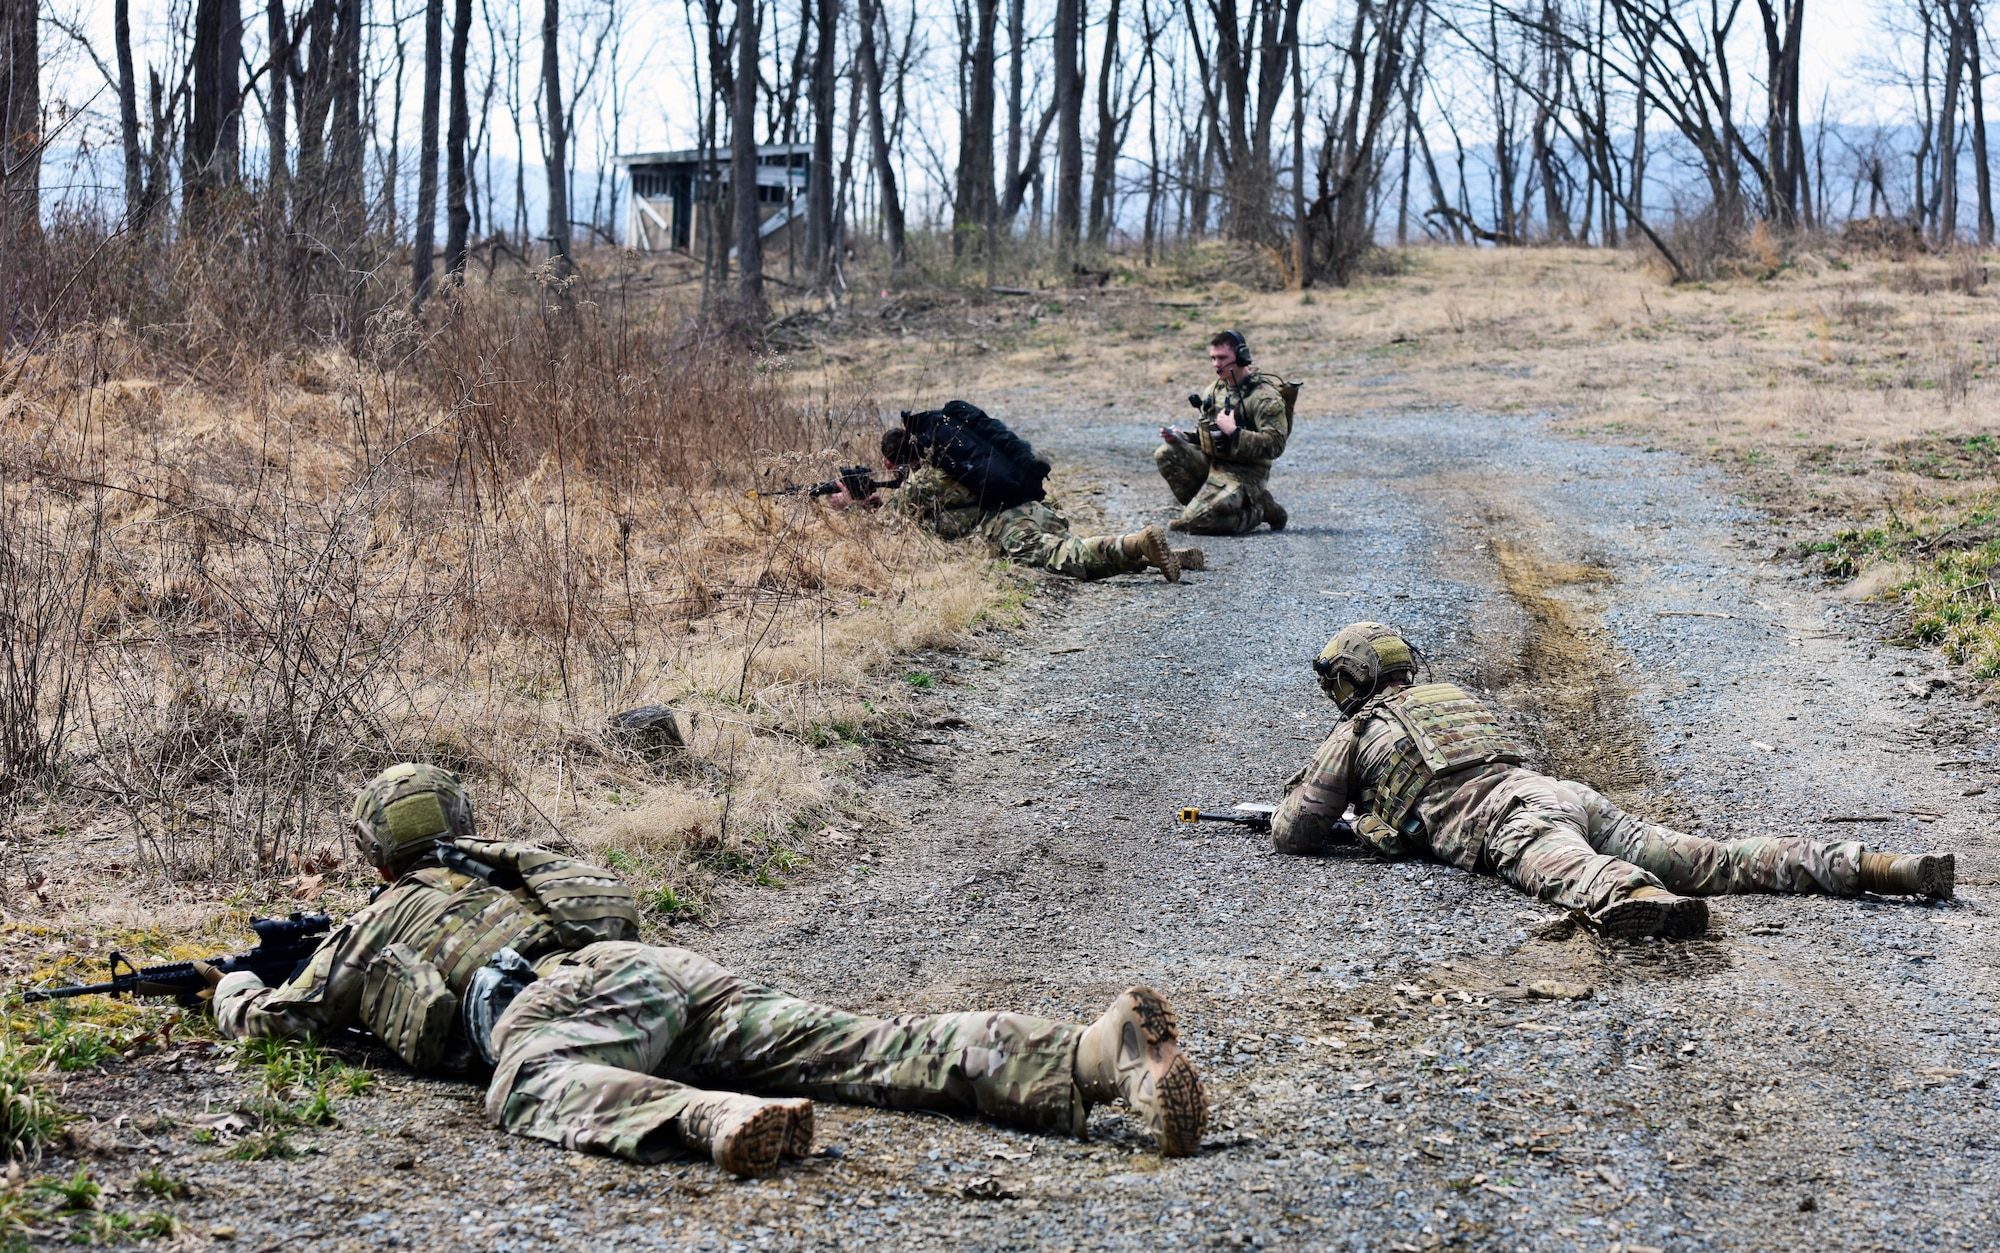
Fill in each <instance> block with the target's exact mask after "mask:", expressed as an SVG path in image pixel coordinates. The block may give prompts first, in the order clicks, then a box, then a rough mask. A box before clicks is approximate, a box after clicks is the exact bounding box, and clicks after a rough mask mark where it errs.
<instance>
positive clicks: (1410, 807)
mask: <svg viewBox="0 0 2000 1253" xmlns="http://www.w3.org/2000/svg"><path fill="white" fill-rule="evenodd" d="M1361 717H1363V718H1368V717H1384V718H1390V719H1393V720H1394V721H1395V722H1396V723H1397V725H1398V726H1400V727H1401V728H1402V730H1403V733H1404V734H1403V736H1402V738H1401V739H1400V740H1399V741H1398V742H1397V745H1396V749H1395V752H1394V754H1393V755H1392V756H1391V757H1390V759H1389V763H1388V767H1387V768H1386V769H1385V770H1384V771H1383V772H1382V774H1381V776H1380V777H1379V778H1378V779H1377V780H1376V781H1375V784H1374V793H1375V795H1374V800H1373V803H1372V804H1371V806H1370V813H1371V814H1372V815H1373V816H1374V817H1375V818H1376V819H1378V820H1380V821H1381V822H1383V823H1385V824H1387V825H1388V826H1389V827H1391V828H1392V829H1394V830H1396V831H1398V832H1401V833H1404V834H1410V833H1411V826H1410V824H1412V823H1414V822H1415V821H1416V817H1415V814H1416V808H1417V802H1418V801H1419V800H1421V799H1422V798H1423V794H1424V789H1426V788H1428V787H1429V786H1430V785H1431V784H1432V783H1433V782H1435V781H1436V780H1438V779H1440V778H1443V777H1444V776H1445V775H1448V774H1454V773H1456V772H1458V771H1461V770H1469V769H1472V768H1474V767H1477V766H1492V765H1519V764H1520V763H1521V762H1522V761H1524V760H1526V758H1527V754H1526V753H1524V752H1523V751H1522V749H1521V746H1520V745H1519V744H1517V743H1515V741H1514V739H1513V738H1512V737H1511V736H1509V735H1508V734H1507V732H1506V730H1505V729H1504V728H1503V727H1502V726H1501V725H1500V719H1499V718H1498V717H1496V716H1495V715H1494V713H1493V711H1492V710H1491V709H1488V708H1487V707H1486V705H1485V704H1484V703H1483V702H1481V701H1479V700H1477V699H1475V698H1474V697H1472V696H1469V695H1467V694H1466V692H1465V691H1464V690H1463V689H1462V688H1459V687H1457V686H1455V685H1453V684H1450V683H1425V684H1423V685H1421V686H1418V687H1407V688H1404V689H1402V690H1401V691H1398V692H1396V693H1394V694H1392V695H1390V696H1389V697H1388V698H1386V699H1384V700H1383V701H1382V702H1381V703H1379V704H1377V705H1374V706H1373V707H1372V708H1370V709H1368V710H1366V711H1364V712H1363V713H1362V714H1361Z"/></svg>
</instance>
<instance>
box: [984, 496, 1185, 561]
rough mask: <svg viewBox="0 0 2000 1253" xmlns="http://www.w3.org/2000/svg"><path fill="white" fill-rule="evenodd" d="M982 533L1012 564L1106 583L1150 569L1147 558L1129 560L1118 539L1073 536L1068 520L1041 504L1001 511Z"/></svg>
mask: <svg viewBox="0 0 2000 1253" xmlns="http://www.w3.org/2000/svg"><path fill="white" fill-rule="evenodd" d="M979 529H980V533H981V534H983V535H985V536H986V539H987V542H989V543H991V544H992V545H993V546H994V547H995V548H997V549H999V550H1000V553H1001V555H1002V556H1004V557H1006V558H1007V559H1008V560H1009V561H1015V562H1019V563H1020V564H1021V565H1024V566H1040V567H1041V568H1042V569H1044V570H1047V571H1049V572H1050V573H1052V574H1066V575H1068V576H1069V577H1070V578H1073V579H1102V578H1108V577H1110V576H1111V575H1114V574H1126V573H1129V572H1130V571H1133V570H1143V569H1145V568H1146V558H1145V557H1144V556H1143V555H1142V556H1137V557H1128V556H1126V555H1125V548H1124V545H1123V544H1121V543H1120V542H1119V539H1118V537H1117V536H1116V535H1085V536H1076V535H1071V534H1070V533H1069V521H1068V520H1067V519H1066V518H1064V517H1063V516H1062V515H1061V514H1059V513H1057V512H1056V511H1055V510H1053V509H1051V508H1049V507H1048V506H1047V505H1045V504H1043V503H1042V502H1041V501H1039V500H1031V501H1029V502H1028V503H1027V504H1025V505H1016V506H1014V507H1013V508H1012V509H1006V510H1002V511H1001V512H999V513H996V514H994V515H993V516H992V517H990V518H988V519H987V520H986V521H985V522H983V523H981V524H980V528H979Z"/></svg>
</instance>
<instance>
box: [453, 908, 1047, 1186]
mask: <svg viewBox="0 0 2000 1253" xmlns="http://www.w3.org/2000/svg"><path fill="white" fill-rule="evenodd" d="M1082 1033H1083V1028H1081V1027H1078V1026H1075V1025H1072V1024H1070V1023H1059V1022H1051V1021H1048V1020H1046V1019H1041V1018H1029V1017H1025V1016H1023V1015H1020V1014H1003V1013H971V1014H938V1015H933V1016H921V1015H905V1016H899V1017H895V1018H869V1017H864V1016H862V1015H859V1014H850V1013H846V1012H844V1011H842V1010H838V1009H832V1008H829V1007H827V1006H824V1005H815V1004H813V1003H811V1002H809V1001H802V1000H797V999H795V998H793V997H789V996H786V995H784V994H783V993H780V992H774V991H772V990H771V989H769V988H765V987H759V986H758V985H757V984H754V983H752V982H750V981H749V980H747V979H744V978H741V977H740V976H737V975H735V974H732V973H730V972H729V971H727V970H725V969H723V968H722V967H721V966H718V965H716V964H715V963H714V962H712V961H710V960H709V959H707V958H706V957H702V956H701V955H699V954H697V953H690V952H688V951H687V950H686V949H679V948H660V947H655V946H653V945H648V944H625V943H603V944H593V945H590V946H589V947H587V948H584V949H582V950H580V951H578V952H576V953H572V954H570V955H569V957H568V958H566V959H565V960H564V961H563V963H562V964H561V965H560V966H557V967H555V968H553V969H551V970H550V971H549V973H548V975H547V976H546V977H545V978H543V979H542V980H540V981H539V982H537V983H534V984H531V985H529V987H528V989H527V990H526V991H525V992H523V993H521V995H520V996H519V997H517V998H516V999H515V1001H514V1003H513V1004H512V1005H510V1006H508V1008H507V1012H506V1013H505V1014H504V1015H502V1016H501V1019H500V1021H499V1023H498V1024H497V1025H496V1026H495V1027H494V1030H493V1045H494V1050H495V1052H496V1053H497V1054H498V1055H499V1065H498V1066H497V1067H496V1068H495V1070H494V1074H493V1081H492V1085H491V1086H490V1087H489V1088H488V1089H487V1092H486V1113H487V1116H488V1117H489V1118H491V1119H492V1120H493V1123H494V1125H495V1126H499V1127H504V1128H506V1129H507V1130H509V1131H513V1132H516V1133H518V1134H521V1135H527V1136H534V1137H536V1138H537V1139H542V1140H553V1141H555V1142H556V1143H558V1144H561V1145H563V1146H565V1147H568V1148H575V1149H593V1150H596V1151H599V1152H604V1153H612V1154H615V1155H617V1156H619V1157H624V1158H629V1159H630V1160H633V1161H639V1162H654V1161H660V1160H662V1159H663V1158H665V1157H668V1156H670V1155H672V1154H673V1153H675V1152H677V1151H678V1147H679V1141H678V1139H677V1138H676V1136H675V1133H674V1130H673V1120H674V1118H675V1116H676V1115H678V1114H679V1113H680V1112H681V1111H682V1110H683V1109H685V1108H686V1106H687V1104H688V1102H689V1100H690V1099H691V1098H692V1097H693V1096H694V1095H695V1094H696V1093H697V1092H699V1091H700V1090H702V1089H708V1090H723V1091H755V1092H766V1093H773V1094H781V1095H792V1096H807V1097H814V1098H817V1099H822V1100H834V1101H847V1102H852V1103H857V1104H863V1105H880V1106H884V1107H886V1108H889V1109H927V1110H935V1111H938V1112H940V1113H947V1114H983V1115H985V1116H987V1117H989V1118H996V1119H999V1120H1001V1121H1003V1122H1009V1123H1013V1124H1015V1125H1017V1126H1022V1127H1027V1128H1030V1129H1032V1130H1037V1131H1057V1132H1068V1133H1074V1132H1076V1131H1077V1130H1079V1129H1080V1128H1081V1127H1082V1124H1083V1111H1084V1106H1083V1102H1082V1099H1081V1097H1080V1095H1079V1094H1078V1093H1077V1090H1076V1084H1075V1077H1074V1067H1075V1063H1076V1043H1077V1040H1078V1038H1079V1037H1080V1036H1081V1035H1082Z"/></svg>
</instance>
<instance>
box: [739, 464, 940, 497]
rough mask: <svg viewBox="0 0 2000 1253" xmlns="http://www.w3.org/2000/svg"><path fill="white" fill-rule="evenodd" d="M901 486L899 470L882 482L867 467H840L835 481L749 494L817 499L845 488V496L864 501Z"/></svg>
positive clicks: (754, 491)
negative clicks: (803, 496)
mask: <svg viewBox="0 0 2000 1253" xmlns="http://www.w3.org/2000/svg"><path fill="white" fill-rule="evenodd" d="M902 485H903V472H902V471H901V470H898V471H897V472H896V477H895V478H893V479H889V480H887V481H884V480H881V479H877V478H876V477H875V472H874V471H873V470H871V469H869V468H868V467H867V466H842V467H840V477H839V478H837V479H828V480H826V481H825V482H823V483H801V484H797V485H794V486H792V487H780V488H778V489H776V490H775V491H769V492H765V491H758V490H756V489H754V488H753V489H752V490H751V491H750V493H749V494H750V495H752V496H796V495H798V494H799V493H800V492H804V493H805V494H806V495H808V496H811V497H813V498H814V499H818V498H819V497H821V496H831V495H833V494H834V493H835V492H837V491H839V490H841V489H842V488H846V489H847V494H848V495H849V496H850V497H852V498H853V499H855V500H866V499H868V497H870V496H872V495H874V494H875V493H876V492H877V491H881V490H884V489H887V488H896V487H901V486H902Z"/></svg>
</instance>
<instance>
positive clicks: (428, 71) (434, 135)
mask: <svg viewBox="0 0 2000 1253" xmlns="http://www.w3.org/2000/svg"><path fill="white" fill-rule="evenodd" d="M443 78H444V0H425V3H424V101H423V121H422V123H421V125H422V127H423V133H422V134H420V135H419V136H418V137H417V218H416V221H415V222H414V223H412V224H411V225H412V228H413V229H412V230H411V232H410V236H411V247H410V309H411V311H412V312H416V311H418V310H421V309H422V308H423V307H424V301H425V300H426V299H428V298H429V296H430V294H431V253H432V252H433V251H434V250H435V249H436V246H437V195H438V105H439V97H440V96H442V95H443V89H444V83H443V81H442V80H443Z"/></svg>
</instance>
